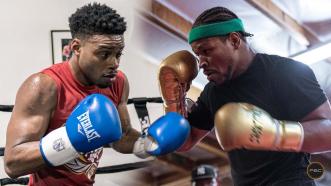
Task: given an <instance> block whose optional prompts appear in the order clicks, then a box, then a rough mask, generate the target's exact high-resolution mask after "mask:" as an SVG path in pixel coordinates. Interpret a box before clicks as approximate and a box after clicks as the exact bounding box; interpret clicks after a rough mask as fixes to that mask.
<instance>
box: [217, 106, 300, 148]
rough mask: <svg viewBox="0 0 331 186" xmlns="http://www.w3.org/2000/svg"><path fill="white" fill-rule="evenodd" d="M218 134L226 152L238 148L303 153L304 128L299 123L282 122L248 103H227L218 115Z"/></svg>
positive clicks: (218, 138)
mask: <svg viewBox="0 0 331 186" xmlns="http://www.w3.org/2000/svg"><path fill="white" fill-rule="evenodd" d="M215 131H216V137H217V140H218V142H219V144H220V145H221V146H222V148H223V149H224V150H225V151H229V150H232V149H237V148H246V149H253V150H273V151H296V152H298V151H300V149H301V146H302V143H303V137H304V133H303V128H302V126H301V124H300V123H299V122H291V121H279V120H276V119H274V118H272V117H271V116H270V115H269V114H268V113H267V112H266V111H264V110H262V109H260V108H258V107H256V106H254V105H251V104H248V103H228V104H226V105H224V106H223V107H221V108H220V109H219V110H218V111H217V112H216V114H215Z"/></svg>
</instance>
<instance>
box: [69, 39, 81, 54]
mask: <svg viewBox="0 0 331 186" xmlns="http://www.w3.org/2000/svg"><path fill="white" fill-rule="evenodd" d="M81 44H82V41H81V40H80V39H78V38H74V39H73V40H72V41H71V45H70V49H71V51H72V52H73V53H74V55H79V54H80V48H81Z"/></svg>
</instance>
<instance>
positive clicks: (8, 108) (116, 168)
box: [0, 97, 163, 185]
mask: <svg viewBox="0 0 331 186" xmlns="http://www.w3.org/2000/svg"><path fill="white" fill-rule="evenodd" d="M147 103H163V100H162V98H161V97H151V98H147V97H138V98H131V99H128V104H133V105H134V107H135V110H136V112H137V115H138V118H139V121H140V124H141V128H142V132H143V133H144V130H145V128H146V126H147V125H149V124H150V119H149V114H148V110H147ZM13 108H14V105H0V112H12V110H13ZM105 148H107V147H105ZM4 151H5V148H4V147H0V156H3V155H4ZM153 161H154V160H150V161H142V162H135V163H125V164H120V165H113V166H105V167H99V168H98V169H97V171H96V174H108V173H115V172H123V171H129V170H134V169H139V168H143V167H146V166H148V165H150V164H151V163H152V162H153ZM28 182H29V178H28V177H24V178H17V179H11V178H1V179H0V185H8V184H20V185H27V184H28Z"/></svg>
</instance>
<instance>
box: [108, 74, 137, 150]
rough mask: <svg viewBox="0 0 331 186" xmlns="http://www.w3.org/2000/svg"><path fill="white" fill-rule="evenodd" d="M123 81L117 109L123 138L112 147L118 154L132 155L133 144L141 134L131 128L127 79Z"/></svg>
mask: <svg viewBox="0 0 331 186" xmlns="http://www.w3.org/2000/svg"><path fill="white" fill-rule="evenodd" d="M124 79H125V80H124V88H123V94H122V97H121V102H120V104H119V105H118V107H117V109H118V113H119V115H120V119H121V125H122V132H123V136H122V138H121V139H120V140H119V141H117V142H114V143H113V144H112V147H113V148H114V150H116V151H118V152H120V153H132V152H133V146H134V143H135V142H136V141H137V139H138V137H139V136H140V135H141V134H140V133H139V132H138V131H137V130H135V129H134V128H132V126H131V121H130V116H129V112H128V109H127V102H128V97H129V89H130V88H129V83H128V80H127V78H126V77H125V78H124Z"/></svg>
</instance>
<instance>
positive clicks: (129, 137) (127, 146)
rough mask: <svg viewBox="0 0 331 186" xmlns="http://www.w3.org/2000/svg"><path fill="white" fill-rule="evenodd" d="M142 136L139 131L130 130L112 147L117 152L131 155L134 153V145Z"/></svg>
mask: <svg viewBox="0 0 331 186" xmlns="http://www.w3.org/2000/svg"><path fill="white" fill-rule="evenodd" d="M140 136H141V134H140V133H139V132H138V131H137V130H135V129H133V128H130V129H128V130H127V131H126V132H125V133H123V136H122V138H121V139H120V140H119V141H117V142H115V143H113V144H112V147H113V148H114V150H116V151H117V152H120V153H124V154H130V153H132V152H133V146H134V143H135V142H136V141H137V139H138V138H139V137H140Z"/></svg>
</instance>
